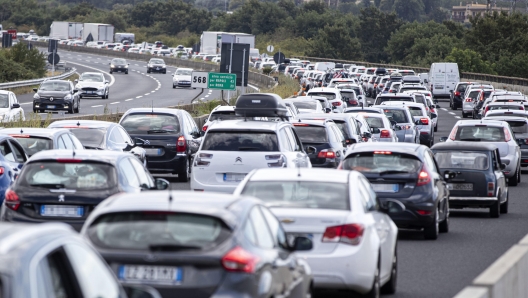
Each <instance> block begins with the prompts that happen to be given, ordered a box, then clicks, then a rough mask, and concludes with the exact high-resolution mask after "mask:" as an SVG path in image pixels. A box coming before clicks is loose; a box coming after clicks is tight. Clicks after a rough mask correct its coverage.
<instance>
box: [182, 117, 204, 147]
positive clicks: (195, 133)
mask: <svg viewBox="0 0 528 298" xmlns="http://www.w3.org/2000/svg"><path fill="white" fill-rule="evenodd" d="M182 115H183V120H184V121H183V122H184V125H185V129H184V131H185V132H186V135H185V139H186V140H187V144H188V145H189V148H190V150H191V154H195V153H196V152H197V151H198V148H200V144H201V143H202V137H201V136H200V130H199V129H198V126H197V125H196V121H194V119H193V118H192V117H191V115H189V113H187V112H182Z"/></svg>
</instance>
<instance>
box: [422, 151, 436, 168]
mask: <svg viewBox="0 0 528 298" xmlns="http://www.w3.org/2000/svg"><path fill="white" fill-rule="evenodd" d="M424 160H425V164H426V165H427V169H429V171H431V172H436V173H438V167H437V166H436V162H435V160H434V155H433V154H432V153H431V152H430V151H426V152H425V154H424Z"/></svg>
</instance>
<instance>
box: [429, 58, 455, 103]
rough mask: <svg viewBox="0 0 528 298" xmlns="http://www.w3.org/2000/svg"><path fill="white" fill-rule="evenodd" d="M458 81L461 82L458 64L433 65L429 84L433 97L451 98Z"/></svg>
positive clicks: (442, 63)
mask: <svg viewBox="0 0 528 298" xmlns="http://www.w3.org/2000/svg"><path fill="white" fill-rule="evenodd" d="M458 81H460V73H459V72H458V64H456V63H444V62H441V63H433V64H431V69H430V70H429V82H428V83H429V87H430V91H431V93H432V94H433V97H435V96H437V97H438V96H450V94H451V93H450V92H452V91H453V90H454V89H455V86H456V84H457V83H458Z"/></svg>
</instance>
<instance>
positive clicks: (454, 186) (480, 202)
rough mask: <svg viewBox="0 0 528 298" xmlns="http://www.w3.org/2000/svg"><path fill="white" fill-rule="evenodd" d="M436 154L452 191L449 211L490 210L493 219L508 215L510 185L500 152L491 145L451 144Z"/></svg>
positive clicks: (438, 146) (437, 148) (436, 149)
mask: <svg viewBox="0 0 528 298" xmlns="http://www.w3.org/2000/svg"><path fill="white" fill-rule="evenodd" d="M431 149H432V150H433V152H434V155H435V158H436V161H437V163H438V167H439V169H440V171H441V172H442V173H443V176H444V178H445V180H446V181H447V187H448V188H449V192H450V197H449V208H451V209H462V208H489V213H490V217H495V218H496V217H499V215H500V213H508V195H509V189H508V183H507V182H506V177H505V176H504V173H503V172H502V170H503V169H504V168H505V165H503V164H502V162H501V159H500V153H499V149H497V147H496V146H495V145H492V144H481V143H472V142H449V143H440V144H436V145H434V146H433V148H431Z"/></svg>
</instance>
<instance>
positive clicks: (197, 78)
mask: <svg viewBox="0 0 528 298" xmlns="http://www.w3.org/2000/svg"><path fill="white" fill-rule="evenodd" d="M193 83H199V84H200V83H203V84H205V83H207V77H200V76H194V77H193Z"/></svg>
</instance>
